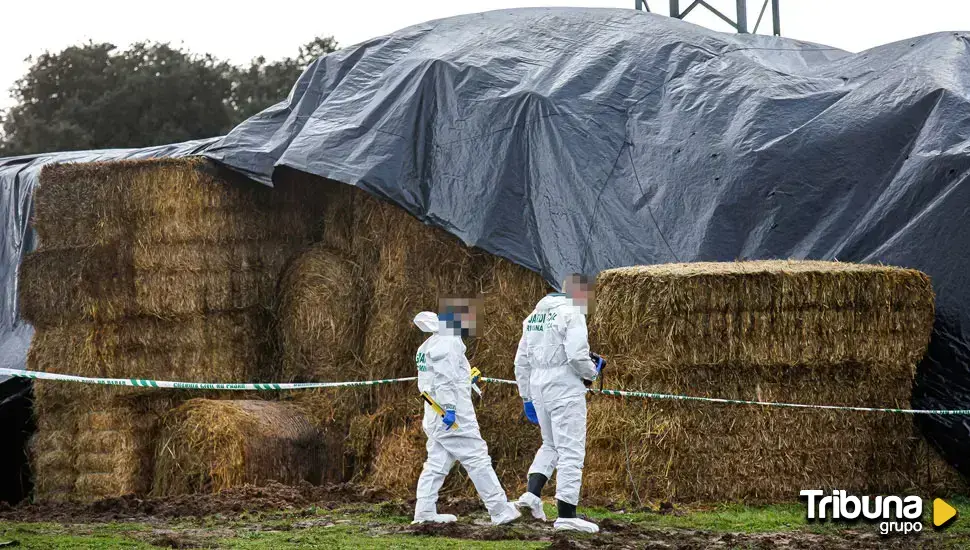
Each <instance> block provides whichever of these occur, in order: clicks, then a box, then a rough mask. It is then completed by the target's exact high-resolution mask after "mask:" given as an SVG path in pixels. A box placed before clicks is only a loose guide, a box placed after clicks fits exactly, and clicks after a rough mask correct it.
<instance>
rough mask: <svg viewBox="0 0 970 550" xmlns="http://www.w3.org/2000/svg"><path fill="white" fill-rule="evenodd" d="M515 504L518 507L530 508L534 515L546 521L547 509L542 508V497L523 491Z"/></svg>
mask: <svg viewBox="0 0 970 550" xmlns="http://www.w3.org/2000/svg"><path fill="white" fill-rule="evenodd" d="M514 504H515V506H516V508H524V509H528V510H529V511H530V512H532V517H534V518H536V519H539V520H542V521H546V511H545V510H543V508H542V499H541V498H539V497H537V496H535V495H533V494H532V493H529V492H525V493H522V496H520V497H519V500H517V501H515V503H514Z"/></svg>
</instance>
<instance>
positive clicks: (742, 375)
mask: <svg viewBox="0 0 970 550" xmlns="http://www.w3.org/2000/svg"><path fill="white" fill-rule="evenodd" d="M616 366H617V367H618V368H619V367H620V364H617V365H616ZM641 368H647V367H641ZM672 370H673V369H671V371H672ZM680 370H682V371H684V372H682V373H681V374H679V375H678V374H675V373H674V372H671V371H668V374H664V375H661V374H658V375H652V376H650V377H649V378H647V379H645V380H644V381H643V385H644V386H649V388H650V390H649V391H652V392H657V393H668V394H679V395H683V394H687V395H696V396H705V397H721V398H728V399H745V400H764V401H778V402H791V403H817V404H827V405H846V406H856V405H863V406H866V405H868V406H882V407H905V406H908V388H909V384H910V383H911V381H908V380H907V379H905V378H902V379H901V378H883V379H880V380H879V381H878V383H877V382H876V381H874V380H873V379H872V377H871V376H869V375H868V374H867V373H865V372H864V371H862V370H860V369H852V368H844V367H843V366H839V365H836V366H830V367H824V368H822V367H816V368H806V367H757V368H753V367H752V368H745V369H741V368H723V367H720V366H718V367H710V368H702V367H697V368H695V369H690V370H688V369H680ZM915 441H916V436H915V434H914V431H913V427H912V418H911V417H909V416H905V415H889V414H886V415H880V413H846V412H841V411H826V410H805V409H788V408H775V407H754V406H741V405H733V406H732V405H716V404H709V403H697V402H675V401H660V400H641V399H618V398H609V397H602V396H597V397H593V398H592V400H591V401H590V405H589V424H588V429H587V462H588V463H589V464H591V465H592V464H595V465H596V466H595V468H589V469H588V470H587V476H586V477H587V479H586V481H585V482H584V490H586V491H587V492H588V493H589V494H590V496H594V497H596V498H599V499H606V500H615V501H625V502H636V501H637V499H638V498H639V499H640V500H661V499H663V500H673V501H678V502H693V501H713V502H724V501H736V500H745V501H751V502H776V501H787V500H791V499H792V498H793V495H795V496H797V494H798V491H799V490H801V489H802V488H804V487H807V486H809V485H811V486H812V487H822V488H830V489H831V488H839V489H845V490H852V491H856V492H860V493H864V494H881V493H885V492H887V491H889V492H892V491H899V490H903V489H907V488H912V487H915V486H916V480H915V479H913V477H914V476H913V473H914V468H913V459H912V455H911V454H910V453H903V452H900V449H909V448H911V447H912V446H913V444H914V442H915Z"/></svg>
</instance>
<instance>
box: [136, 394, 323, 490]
mask: <svg viewBox="0 0 970 550" xmlns="http://www.w3.org/2000/svg"><path fill="white" fill-rule="evenodd" d="M158 445H159V451H158V455H157V456H158V458H157V464H156V465H155V480H154V489H153V494H156V495H159V496H165V495H175V494H184V493H199V492H218V491H221V490H222V489H227V488H230V487H237V486H240V485H244V484H254V485H258V484H263V483H266V482H268V481H278V482H280V483H289V484H297V483H300V482H301V481H308V482H311V483H319V482H320V466H321V464H322V460H321V457H320V451H321V442H320V439H319V436H318V434H317V431H316V430H315V429H314V428H313V426H312V425H311V424H310V423H309V422H308V421H307V419H306V417H305V416H304V415H303V414H301V413H300V411H299V410H297V409H296V408H295V407H292V406H290V405H287V404H284V403H278V402H272V401H251V400H213V399H192V400H190V401H187V402H185V403H183V404H182V405H181V406H179V407H178V408H176V409H174V410H172V411H171V412H169V413H168V415H167V416H166V418H165V419H164V428H163V430H162V434H161V436H160V437H159V440H158Z"/></svg>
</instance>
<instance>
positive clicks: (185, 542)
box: [148, 532, 217, 548]
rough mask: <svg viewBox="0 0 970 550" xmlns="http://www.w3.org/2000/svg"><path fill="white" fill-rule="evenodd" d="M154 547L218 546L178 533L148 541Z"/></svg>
mask: <svg viewBox="0 0 970 550" xmlns="http://www.w3.org/2000/svg"><path fill="white" fill-rule="evenodd" d="M148 542H149V543H151V544H152V546H160V547H162V548H216V547H217V545H216V544H214V543H211V542H205V541H201V540H198V539H195V538H192V537H189V536H186V535H182V534H179V533H176V532H171V533H162V534H159V535H156V536H153V537H151V539H149V540H148Z"/></svg>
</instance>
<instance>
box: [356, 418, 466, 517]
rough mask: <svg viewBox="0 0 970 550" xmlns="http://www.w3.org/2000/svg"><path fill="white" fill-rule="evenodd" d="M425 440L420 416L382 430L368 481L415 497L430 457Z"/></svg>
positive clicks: (395, 493)
mask: <svg viewBox="0 0 970 550" xmlns="http://www.w3.org/2000/svg"><path fill="white" fill-rule="evenodd" d="M426 442H427V437H426V436H425V434H424V430H423V429H422V427H421V421H420V419H417V420H414V421H412V422H410V423H407V424H404V425H401V426H398V427H397V428H395V429H394V430H393V431H391V432H389V433H386V434H381V435H380V439H379V441H378V444H377V449H378V450H377V454H376V455H375V457H374V463H373V475H371V476H370V478H369V480H368V484H369V485H370V486H372V487H375V488H380V489H381V490H383V491H387V493H388V494H389V495H391V496H393V497H396V498H409V497H413V496H414V491H415V489H416V488H417V485H418V477H419V476H420V475H421V468H422V466H423V465H424V460H425V458H427V451H426V450H425V444H426ZM453 477H454V476H449V478H453ZM446 481H450V479H449V480H446Z"/></svg>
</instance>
